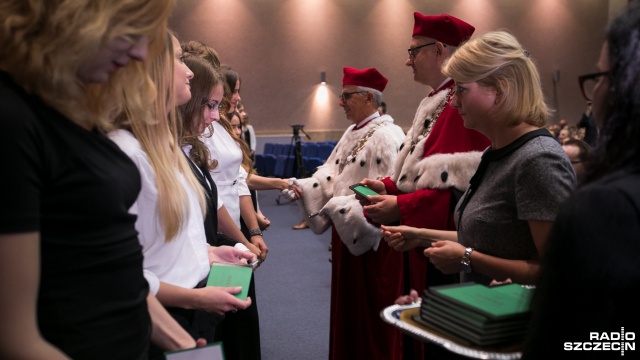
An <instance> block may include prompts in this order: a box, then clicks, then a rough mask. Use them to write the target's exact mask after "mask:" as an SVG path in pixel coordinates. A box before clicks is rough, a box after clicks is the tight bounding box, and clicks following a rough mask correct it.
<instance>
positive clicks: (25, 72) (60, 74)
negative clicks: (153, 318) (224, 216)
mask: <svg viewBox="0 0 640 360" xmlns="http://www.w3.org/2000/svg"><path fill="white" fill-rule="evenodd" d="M173 6H174V0H158V1H154V2H149V1H144V0H108V1H106V0H46V1H45V0H30V1H24V0H5V1H2V2H1V3H0V43H2V47H3V49H2V51H1V52H0V94H1V95H0V154H2V156H3V159H4V160H5V161H4V174H5V176H3V178H2V186H0V198H2V201H1V202H0V213H1V214H2V218H3V221H2V224H0V272H1V273H2V274H3V276H2V277H0V318H1V319H2V321H0V334H1V335H0V358H3V359H6V358H10V359H17V358H33V359H67V358H69V357H71V358H74V359H143V358H145V357H146V352H147V347H148V344H149V339H150V336H152V332H151V330H152V324H151V322H150V317H149V313H148V311H147V305H146V301H147V298H148V295H149V288H148V285H147V283H146V281H145V279H144V277H143V274H142V253H141V251H140V244H139V243H138V239H137V233H136V230H135V227H134V223H135V217H133V216H131V215H130V214H129V213H128V211H127V210H128V208H129V206H131V204H133V202H134V201H135V199H136V196H137V194H138V191H139V190H140V177H139V174H138V171H137V169H136V167H135V166H134V164H133V163H132V162H131V161H130V159H129V158H128V157H127V156H126V155H125V154H124V153H122V152H121V151H120V150H119V149H118V147H117V146H115V144H113V142H111V141H110V140H109V139H108V138H107V137H106V136H105V132H106V131H107V130H108V129H109V128H110V126H111V121H112V120H113V119H112V115H113V114H114V113H116V112H118V111H119V110H120V109H122V108H123V106H124V103H123V102H122V98H121V97H120V96H118V95H117V94H119V93H120V91H121V90H122V89H123V88H130V89H134V91H136V92H137V93H138V96H137V97H135V98H134V99H130V101H129V102H128V104H129V107H130V110H131V112H132V113H135V114H138V115H140V116H144V114H145V113H146V112H147V108H148V107H149V106H150V105H151V104H152V103H153V100H154V97H155V86H154V84H153V83H152V81H151V80H150V78H149V76H148V73H147V68H146V67H145V66H144V63H143V62H144V61H145V59H146V58H147V57H148V56H155V54H157V53H158V52H159V51H160V49H161V48H162V46H163V41H164V38H163V36H164V34H165V32H166V24H167V19H168V17H169V15H170V14H171V12H172V9H173ZM153 329H154V333H155V330H156V327H155V325H154V327H153ZM194 344H195V343H194V342H193V341H191V346H193V345H194Z"/></svg>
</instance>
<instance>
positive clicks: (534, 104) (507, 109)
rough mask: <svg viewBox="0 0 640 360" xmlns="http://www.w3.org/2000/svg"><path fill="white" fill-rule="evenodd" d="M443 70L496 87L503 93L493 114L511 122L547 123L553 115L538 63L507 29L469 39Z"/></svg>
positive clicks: (446, 72) (455, 77)
mask: <svg viewBox="0 0 640 360" xmlns="http://www.w3.org/2000/svg"><path fill="white" fill-rule="evenodd" d="M442 72H443V74H445V75H446V76H449V77H451V78H453V79H454V80H455V81H456V82H460V83H467V82H477V83H478V84H479V85H481V86H484V87H490V88H493V89H495V90H496V91H497V93H498V94H501V97H500V101H499V103H498V104H497V106H496V110H495V112H494V113H493V115H494V116H495V117H496V119H497V120H499V121H502V122H503V123H504V124H505V125H507V126H514V125H518V124H520V123H522V122H525V123H527V124H530V125H534V126H538V127H543V126H544V125H545V124H546V123H547V120H548V118H549V116H550V115H551V109H550V108H549V107H548V106H547V104H546V103H545V101H544V95H543V93H542V87H541V85H540V75H539V74H538V70H537V68H536V66H535V64H534V63H533V61H532V60H531V58H530V57H529V53H528V51H526V50H525V49H523V48H522V45H520V43H519V42H518V40H517V39H516V38H515V37H514V36H513V35H511V34H509V33H508V32H506V31H493V32H488V33H486V34H483V35H481V36H479V37H477V38H475V39H472V40H469V41H468V42H467V43H465V44H463V45H462V46H461V47H460V48H459V49H458V50H457V51H456V52H455V53H454V54H453V55H451V57H450V58H449V60H448V61H447V62H446V63H445V64H444V66H443V69H442Z"/></svg>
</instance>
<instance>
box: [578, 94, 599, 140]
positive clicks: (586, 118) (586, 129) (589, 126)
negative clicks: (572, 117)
mask: <svg viewBox="0 0 640 360" xmlns="http://www.w3.org/2000/svg"><path fill="white" fill-rule="evenodd" d="M578 129H579V130H580V131H581V132H582V133H583V135H582V138H581V140H584V141H586V142H587V144H589V146H591V147H595V145H596V141H597V138H598V127H597V126H596V122H595V119H594V118H593V114H592V110H591V101H587V108H586V109H585V111H584V113H582V117H581V118H580V120H579V121H578Z"/></svg>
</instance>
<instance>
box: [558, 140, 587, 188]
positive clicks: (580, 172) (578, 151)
mask: <svg viewBox="0 0 640 360" xmlns="http://www.w3.org/2000/svg"><path fill="white" fill-rule="evenodd" d="M562 150H564V152H565V154H567V156H568V157H569V161H571V166H573V171H575V173H576V178H577V180H578V183H580V182H581V181H582V178H583V176H584V173H585V163H586V162H587V160H588V159H589V155H590V154H591V146H589V144H587V143H586V142H585V141H583V140H580V139H568V140H567V141H565V142H564V144H562Z"/></svg>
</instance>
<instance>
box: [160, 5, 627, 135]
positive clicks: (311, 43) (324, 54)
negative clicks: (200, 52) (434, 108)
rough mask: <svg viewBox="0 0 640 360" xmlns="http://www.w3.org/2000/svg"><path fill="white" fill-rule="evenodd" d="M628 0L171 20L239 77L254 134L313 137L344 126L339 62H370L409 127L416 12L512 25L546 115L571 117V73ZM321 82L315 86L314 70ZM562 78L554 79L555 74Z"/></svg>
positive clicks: (584, 67) (243, 11) (213, 13)
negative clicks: (295, 129) (294, 131)
mask: <svg viewBox="0 0 640 360" xmlns="http://www.w3.org/2000/svg"><path fill="white" fill-rule="evenodd" d="M625 5H626V0H611V1H608V0H439V1H435V0H434V1H428V0H421V1H416V0H178V5H177V8H176V10H175V12H174V15H173V17H172V19H171V22H170V25H171V27H172V28H173V29H174V30H175V31H176V32H177V33H178V36H179V37H180V39H181V40H192V39H195V40H201V41H203V42H205V43H207V44H209V45H211V46H212V47H213V48H215V49H216V50H217V51H218V52H219V54H220V57H221V60H222V62H223V63H226V64H229V65H231V66H232V67H234V68H235V69H236V70H237V71H238V72H239V73H240V76H241V78H242V87H241V95H242V98H243V101H244V103H245V107H246V109H247V111H248V113H249V115H250V119H251V122H252V124H253V125H254V127H255V129H256V132H257V133H258V134H259V135H260V134H291V127H290V126H289V125H291V124H304V125H305V128H304V129H305V131H306V132H307V133H309V134H310V135H311V136H312V138H313V140H314V141H315V140H324V139H326V138H329V139H331V138H336V137H337V136H339V134H341V133H342V131H343V130H344V129H345V128H346V127H347V126H348V125H349V122H348V121H347V120H346V119H345V117H344V113H343V112H342V111H341V110H342V109H341V108H340V107H339V106H338V101H337V95H338V94H339V93H340V91H341V79H342V67H343V66H351V67H356V68H365V67H376V68H378V70H380V71H381V72H382V73H383V74H384V75H385V76H387V77H388V78H389V84H388V85H387V88H386V90H385V91H384V100H385V101H386V103H387V106H388V111H389V113H390V114H391V115H392V116H393V117H394V118H395V120H396V123H398V124H399V125H400V126H402V127H404V128H405V129H406V128H408V127H409V126H410V124H411V121H412V120H413V115H414V112H415V109H416V107H417V105H418V103H419V102H420V100H421V99H422V98H423V97H424V96H425V95H426V94H427V89H426V87H425V86H423V85H420V84H418V83H415V82H414V81H413V77H412V75H411V70H410V69H409V68H407V67H405V65H404V63H405V61H406V60H407V51H406V49H407V47H408V45H409V43H410V41H411V31H412V28H413V12H414V11H419V12H421V13H424V14H440V13H449V14H451V15H454V16H456V17H459V18H461V19H463V20H465V21H467V22H469V23H471V24H473V25H474V26H475V27H476V32H475V34H474V36H477V35H478V34H481V33H484V32H486V31H490V30H495V29H508V30H509V31H511V32H512V33H513V34H514V35H516V36H517V37H518V39H519V40H520V42H521V43H523V44H524V46H525V48H527V49H528V50H529V52H530V53H531V56H532V58H533V59H534V60H535V61H536V63H537V64H538V67H539V70H540V74H541V77H542V85H543V88H544V91H545V94H546V97H547V99H548V103H549V104H550V105H551V106H552V107H553V108H555V109H556V114H555V116H554V118H553V119H552V120H551V121H552V122H556V121H557V120H558V119H560V118H565V119H567V121H568V122H569V123H575V122H577V121H578V119H579V118H580V115H581V113H582V111H583V110H584V107H585V102H584V100H583V99H582V97H581V95H580V91H579V88H578V82H577V76H578V75H580V74H583V73H589V72H593V71H594V70H595V62H596V60H597V56H598V54H599V50H600V45H601V42H602V39H603V36H604V28H605V26H606V22H607V20H608V19H609V18H610V17H611V16H613V15H614V14H615V13H616V12H617V11H619V10H620V9H623V8H624V6H625ZM322 71H325V72H326V74H327V85H324V86H322V85H320V73H321V72H322ZM554 73H557V74H558V75H559V77H558V81H557V82H554V80H553V74H554Z"/></svg>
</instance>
